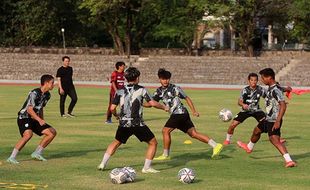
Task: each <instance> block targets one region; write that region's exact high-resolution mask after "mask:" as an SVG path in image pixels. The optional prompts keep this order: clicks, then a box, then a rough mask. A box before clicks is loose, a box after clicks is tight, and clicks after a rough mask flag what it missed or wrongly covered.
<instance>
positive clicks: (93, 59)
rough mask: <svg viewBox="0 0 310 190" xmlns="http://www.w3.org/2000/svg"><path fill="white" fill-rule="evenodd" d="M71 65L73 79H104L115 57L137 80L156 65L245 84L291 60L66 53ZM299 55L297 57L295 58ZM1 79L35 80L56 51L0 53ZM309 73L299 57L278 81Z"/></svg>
mask: <svg viewBox="0 0 310 190" xmlns="http://www.w3.org/2000/svg"><path fill="white" fill-rule="evenodd" d="M69 56H70V57H71V62H72V66H73V67H74V80H75V81H97V82H100V81H105V82H106V81H107V79H106V78H107V77H109V75H110V73H111V72H112V71H113V70H114V64H115V62H116V61H124V62H125V63H126V64H127V65H128V66H129V65H132V66H135V67H138V68H139V69H140V71H141V73H142V75H141V78H140V81H141V82H143V83H156V82H157V70H158V68H166V69H167V70H170V71H171V72H172V74H173V78H172V80H173V82H174V83H188V84H190V83H195V84H238V85H243V84H246V77H247V75H248V73H250V72H258V71H259V70H260V69H262V68H265V67H272V68H273V69H274V70H275V71H276V72H277V73H278V72H279V71H281V70H282V69H284V68H285V67H286V66H288V65H289V64H290V63H291V58H290V57H280V56H270V57H258V58H249V57H233V56H220V57H214V56H212V57H211V56H200V57H195V56H148V57H138V56H132V57H131V58H130V59H129V58H127V57H126V56H114V55H91V54H84V55H73V54H72V55H69ZM295 59H298V58H295ZM0 65H1V71H0V80H1V79H6V80H38V79H39V77H40V76H41V75H42V74H44V73H51V74H54V75H55V74H56V71H57V68H58V67H60V66H61V65H62V61H61V55H59V54H23V53H0ZM309 74H310V62H309V59H300V61H298V64H295V65H294V66H293V67H292V68H291V69H290V70H289V71H287V72H286V74H285V75H284V76H281V77H280V80H279V82H280V83H283V84H291V85H292V86H310V80H309V79H308V78H307V77H306V76H308V75H309Z"/></svg>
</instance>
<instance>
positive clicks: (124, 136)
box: [115, 125, 155, 144]
mask: <svg viewBox="0 0 310 190" xmlns="http://www.w3.org/2000/svg"><path fill="white" fill-rule="evenodd" d="M131 135H135V136H136V137H137V138H138V139H139V140H140V141H141V142H143V141H144V142H149V141H150V140H152V138H154V137H155V135H154V134H153V132H152V131H151V130H150V129H149V128H148V126H146V125H144V126H136V127H122V126H119V127H118V129H117V131H116V134H115V139H116V140H118V141H120V142H121V143H123V144H126V142H127V140H128V138H129V137H130V136H131Z"/></svg>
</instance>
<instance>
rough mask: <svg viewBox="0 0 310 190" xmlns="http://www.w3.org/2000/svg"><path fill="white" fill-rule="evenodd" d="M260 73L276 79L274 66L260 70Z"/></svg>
mask: <svg viewBox="0 0 310 190" xmlns="http://www.w3.org/2000/svg"><path fill="white" fill-rule="evenodd" d="M259 74H260V75H263V76H266V77H271V78H272V79H275V75H276V74H275V72H274V71H273V69H272V68H265V69H263V70H261V71H259Z"/></svg>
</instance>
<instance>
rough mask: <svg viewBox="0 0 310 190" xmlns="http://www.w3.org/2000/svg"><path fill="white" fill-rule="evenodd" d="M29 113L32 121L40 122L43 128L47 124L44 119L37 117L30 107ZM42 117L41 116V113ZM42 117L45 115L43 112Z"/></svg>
mask: <svg viewBox="0 0 310 190" xmlns="http://www.w3.org/2000/svg"><path fill="white" fill-rule="evenodd" d="M27 113H28V114H29V115H30V116H31V118H32V119H34V120H36V121H38V122H39V123H40V125H41V126H42V125H44V124H45V121H44V119H43V118H41V117H40V116H39V115H37V113H36V112H35V111H34V110H33V107H32V106H28V108H27ZM40 115H41V113H40ZM42 115H43V111H42Z"/></svg>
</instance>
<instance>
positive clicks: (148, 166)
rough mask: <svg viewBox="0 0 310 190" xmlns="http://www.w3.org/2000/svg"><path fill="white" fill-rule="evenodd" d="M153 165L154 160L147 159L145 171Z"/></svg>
mask: <svg viewBox="0 0 310 190" xmlns="http://www.w3.org/2000/svg"><path fill="white" fill-rule="evenodd" d="M151 164H152V160H149V159H145V162H144V166H143V169H145V170H147V169H149V168H150V167H151Z"/></svg>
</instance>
